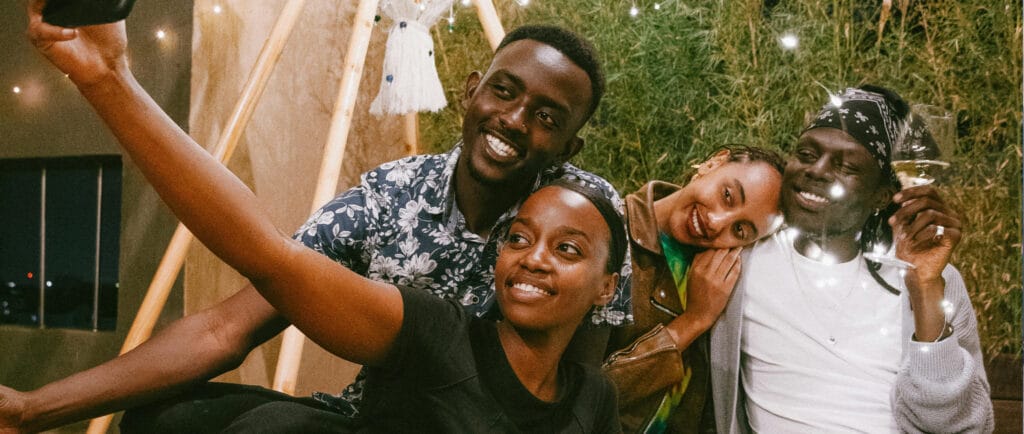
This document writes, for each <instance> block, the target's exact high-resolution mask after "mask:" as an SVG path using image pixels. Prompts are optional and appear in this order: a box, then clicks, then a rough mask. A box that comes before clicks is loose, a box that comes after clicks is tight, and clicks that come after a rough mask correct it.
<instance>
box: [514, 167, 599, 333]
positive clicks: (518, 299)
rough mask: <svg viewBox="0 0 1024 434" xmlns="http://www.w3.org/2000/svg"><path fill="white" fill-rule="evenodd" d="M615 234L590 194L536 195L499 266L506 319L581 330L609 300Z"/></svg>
mask: <svg viewBox="0 0 1024 434" xmlns="http://www.w3.org/2000/svg"><path fill="white" fill-rule="evenodd" d="M610 239H611V232H610V230H609V228H608V224H607V223H606V222H605V219H604V218H603V217H602V216H601V213H600V212H598V210H597V207H595V206H594V205H593V204H592V203H591V202H590V201H589V200H588V199H587V198H585V197H583V196H582V195H580V194H579V193H576V192H574V191H571V190H567V189H564V188H561V187H545V188H542V189H540V190H538V191H537V192H535V193H533V194H532V195H531V196H530V197H529V198H528V199H527V200H526V202H525V203H523V206H522V207H521V208H520V209H519V213H518V215H517V216H516V219H515V220H514V221H513V222H512V226H511V227H510V228H509V235H508V238H507V239H506V241H505V243H504V245H503V246H502V248H501V250H500V252H499V255H498V260H497V264H496V265H495V269H494V285H495V288H496V289H497V294H498V303H500V306H501V310H502V313H503V314H504V316H505V319H506V320H508V321H510V322H511V323H512V324H513V325H515V326H516V327H517V328H523V329H529V330H545V329H551V328H555V327H558V326H561V325H567V326H570V327H573V328H575V327H576V326H578V325H579V323H580V321H581V320H582V319H583V317H584V315H586V313H587V312H588V311H589V310H590V308H591V307H592V306H594V305H603V304H606V303H608V301H609V300H610V299H611V297H612V294H613V292H614V290H615V285H616V283H617V279H618V274H616V273H609V272H608V269H607V264H608V255H609V240H610Z"/></svg>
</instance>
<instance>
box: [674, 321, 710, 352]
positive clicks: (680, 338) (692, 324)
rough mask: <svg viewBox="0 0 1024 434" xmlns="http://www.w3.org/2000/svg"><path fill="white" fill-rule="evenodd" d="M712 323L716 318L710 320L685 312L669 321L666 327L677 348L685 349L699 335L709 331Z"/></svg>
mask: <svg viewBox="0 0 1024 434" xmlns="http://www.w3.org/2000/svg"><path fill="white" fill-rule="evenodd" d="M712 324H714V320H709V319H707V318H704V317H703V316H701V315H695V314H692V313H691V312H683V314H682V315H679V316H677V317H676V318H675V319H673V320H672V322H670V323H668V325H666V326H665V328H666V329H667V330H668V333H669V335H670V336H672V340H673V341H675V343H676V348H678V349H679V351H683V350H685V349H686V348H687V347H689V346H690V344H691V343H693V341H694V340H696V339H697V337H698V336H700V335H702V334H704V332H706V331H708V330H709V329H710V328H711V325H712Z"/></svg>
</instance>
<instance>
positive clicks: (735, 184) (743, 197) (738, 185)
mask: <svg viewBox="0 0 1024 434" xmlns="http://www.w3.org/2000/svg"><path fill="white" fill-rule="evenodd" d="M732 188H734V189H736V191H739V192H740V204H744V203H747V193H746V192H745V191H743V184H741V183H740V180H738V179H735V178H733V180H732Z"/></svg>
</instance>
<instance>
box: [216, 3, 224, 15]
mask: <svg viewBox="0 0 1024 434" xmlns="http://www.w3.org/2000/svg"><path fill="white" fill-rule="evenodd" d="M223 11H224V9H223V8H221V7H220V5H213V13H215V14H219V13H221V12H223Z"/></svg>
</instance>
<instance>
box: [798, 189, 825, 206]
mask: <svg viewBox="0 0 1024 434" xmlns="http://www.w3.org/2000/svg"><path fill="white" fill-rule="evenodd" d="M796 194H797V196H799V197H800V198H801V199H803V201H804V202H807V203H810V204H812V205H817V206H825V205H828V204H829V203H830V202H831V201H830V200H829V199H828V198H827V197H825V196H820V195H817V194H814V193H811V192H809V191H797V193H796Z"/></svg>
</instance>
